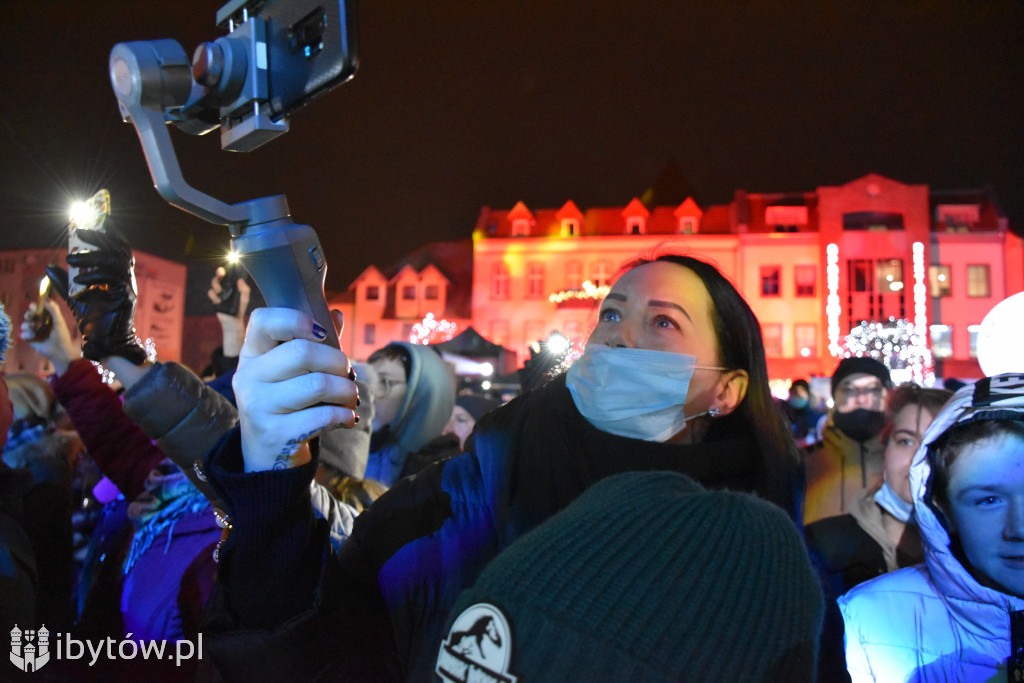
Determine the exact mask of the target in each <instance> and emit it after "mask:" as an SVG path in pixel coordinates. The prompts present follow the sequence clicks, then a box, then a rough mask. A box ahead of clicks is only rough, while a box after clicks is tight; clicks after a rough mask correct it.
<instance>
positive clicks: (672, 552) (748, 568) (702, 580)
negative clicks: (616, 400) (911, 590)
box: [436, 472, 824, 681]
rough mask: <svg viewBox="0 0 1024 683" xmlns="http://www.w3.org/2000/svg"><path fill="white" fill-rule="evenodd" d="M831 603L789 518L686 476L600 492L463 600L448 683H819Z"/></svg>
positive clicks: (447, 650) (500, 562) (486, 575)
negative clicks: (821, 640)
mask: <svg viewBox="0 0 1024 683" xmlns="http://www.w3.org/2000/svg"><path fill="white" fill-rule="evenodd" d="M823 610H824V607H823V599H822V593H821V588H820V584H819V582H818V580H817V578H816V575H815V573H814V570H813V569H812V567H811V564H810V561H809V560H808V557H807V554H806V551H805V550H804V546H803V543H802V541H801V539H800V536H799V533H798V532H797V529H796V527H795V526H794V525H793V523H792V521H791V520H790V519H789V518H788V517H787V515H786V514H785V512H783V511H782V510H781V509H780V508H778V507H776V506H774V505H772V504H770V503H768V502H766V501H763V500H761V499H758V498H755V497H754V496H751V495H749V494H745V493H736V492H730V491H708V490H707V489H704V488H703V487H701V486H700V485H699V484H697V483H696V482H694V481H693V480H692V479H690V478H688V477H686V476H684V475H681V474H678V473H674V472H629V473H625V474H620V475H616V476H614V477H609V478H607V479H604V480H602V481H600V482H598V483H597V484H595V485H593V486H592V487H590V488H589V489H588V490H587V491H586V492H585V493H584V494H583V495H582V496H580V497H579V498H578V499H577V500H576V501H575V502H574V503H572V504H571V505H570V506H569V507H567V508H566V509H564V510H563V511H561V512H560V513H558V514H557V515H555V516H553V517H552V518H550V519H549V520H547V521H546V522H545V523H544V524H542V525H540V526H538V527H537V528H536V529H534V530H532V531H531V532H529V533H528V534H526V535H524V536H523V537H522V538H520V539H519V540H518V541H516V542H515V543H514V544H512V545H511V546H509V547H508V548H507V549H505V550H504V551H503V552H502V553H501V554H500V555H498V556H497V557H496V558H495V559H494V560H493V561H492V562H491V563H490V564H489V565H488V566H487V567H486V568H485V570H484V571H483V572H482V573H481V575H480V576H479V577H478V579H477V581H476V583H475V584H474V585H473V587H472V588H469V589H467V590H466V591H464V592H463V593H462V595H461V596H460V597H459V599H458V601H457V603H456V604H455V606H454V608H453V609H452V612H451V617H450V618H449V622H448V628H447V629H446V637H445V639H444V641H443V642H442V643H441V644H440V648H439V651H438V660H437V667H436V672H437V673H438V674H439V675H440V676H441V678H442V680H469V679H473V678H474V677H479V678H480V680H484V678H487V677H497V678H498V679H500V680H523V681H537V680H552V681H555V680H558V681H562V680H615V681H630V680H643V681H669V680H680V679H685V680H692V681H742V680H751V681H753V680H759V681H760V680H786V681H800V680H813V678H814V674H815V662H816V657H817V649H818V634H819V631H820V628H821V621H822V613H823Z"/></svg>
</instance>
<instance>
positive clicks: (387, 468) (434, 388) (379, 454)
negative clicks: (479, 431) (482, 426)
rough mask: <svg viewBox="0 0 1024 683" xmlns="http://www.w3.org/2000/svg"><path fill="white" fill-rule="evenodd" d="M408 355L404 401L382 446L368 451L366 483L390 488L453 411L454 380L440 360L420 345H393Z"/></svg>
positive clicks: (431, 351)
mask: <svg viewBox="0 0 1024 683" xmlns="http://www.w3.org/2000/svg"><path fill="white" fill-rule="evenodd" d="M389 346H400V347H402V348H403V349H405V350H406V351H407V352H408V353H409V358H410V359H411V361H412V362H411V364H410V365H411V367H410V368H409V377H408V378H407V380H406V391H405V398H404V399H402V404H401V405H400V406H399V407H398V411H397V412H396V413H395V419H394V420H392V421H391V425H390V429H389V430H388V436H387V437H386V439H385V440H384V443H383V444H381V445H379V446H377V445H376V444H374V446H377V447H376V448H372V447H371V448H372V450H371V451H370V456H369V460H368V461H367V463H366V474H365V478H366V479H376V480H377V481H379V482H381V483H383V484H385V485H387V486H391V485H392V484H394V483H395V482H396V481H397V480H398V478H399V475H400V474H401V472H402V467H403V466H404V465H405V460H406V458H407V457H408V456H409V454H410V453H413V452H415V451H418V450H419V449H421V448H423V447H424V446H426V445H427V444H428V443H430V441H432V440H433V439H435V438H437V437H438V436H440V435H441V431H442V430H443V429H444V427H445V425H446V424H448V418H450V417H451V415H452V409H453V408H454V407H455V378H454V375H453V373H452V371H451V370H450V369H449V368H448V366H447V365H446V364H445V362H444V360H442V359H441V356H440V355H438V353H437V352H436V351H434V350H433V349H431V348H429V347H427V346H423V345H421V344H410V343H408V342H395V343H393V344H389Z"/></svg>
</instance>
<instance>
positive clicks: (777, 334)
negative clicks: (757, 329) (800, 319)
mask: <svg viewBox="0 0 1024 683" xmlns="http://www.w3.org/2000/svg"><path fill="white" fill-rule="evenodd" d="M761 337H762V338H763V339H764V355H766V356H769V357H772V358H778V357H779V356H781V355H782V325H781V324H780V323H768V324H766V325H761Z"/></svg>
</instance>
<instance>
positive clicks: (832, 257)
mask: <svg viewBox="0 0 1024 683" xmlns="http://www.w3.org/2000/svg"><path fill="white" fill-rule="evenodd" d="M825 260H826V264H827V265H826V268H825V275H826V278H827V279H826V282H827V284H828V300H827V304H826V306H825V315H826V316H828V352H829V353H831V354H832V357H833V358H835V357H838V356H839V353H840V351H841V349H840V348H839V313H840V312H841V311H842V309H841V308H840V307H839V245H838V244H835V243H834V242H833V243H832V244H829V245H828V246H827V247H825Z"/></svg>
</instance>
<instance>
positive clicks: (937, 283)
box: [928, 265, 953, 299]
mask: <svg viewBox="0 0 1024 683" xmlns="http://www.w3.org/2000/svg"><path fill="white" fill-rule="evenodd" d="M928 291H929V294H930V295H931V297H932V298H933V299H939V298H941V297H944V296H950V295H952V294H953V281H952V276H951V274H950V269H949V266H943V265H938V266H928Z"/></svg>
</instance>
